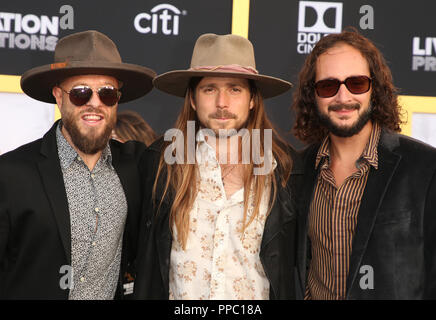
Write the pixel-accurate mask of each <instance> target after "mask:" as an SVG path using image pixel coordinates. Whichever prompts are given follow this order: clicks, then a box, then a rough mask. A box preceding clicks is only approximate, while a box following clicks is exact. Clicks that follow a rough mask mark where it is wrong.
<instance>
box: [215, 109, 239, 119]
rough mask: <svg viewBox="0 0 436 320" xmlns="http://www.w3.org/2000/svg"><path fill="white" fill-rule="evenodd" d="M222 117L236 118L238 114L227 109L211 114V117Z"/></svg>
mask: <svg viewBox="0 0 436 320" xmlns="http://www.w3.org/2000/svg"><path fill="white" fill-rule="evenodd" d="M220 118H226V119H236V118H237V116H236V114H234V113H231V112H229V111H227V110H217V111H215V112H214V113H211V114H210V115H209V119H220Z"/></svg>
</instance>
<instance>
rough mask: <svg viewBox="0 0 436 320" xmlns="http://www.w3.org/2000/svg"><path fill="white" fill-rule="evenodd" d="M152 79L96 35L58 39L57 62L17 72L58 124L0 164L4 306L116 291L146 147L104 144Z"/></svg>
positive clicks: (126, 260)
mask: <svg viewBox="0 0 436 320" xmlns="http://www.w3.org/2000/svg"><path fill="white" fill-rule="evenodd" d="M154 76H155V73H154V71H152V70H150V69H148V68H145V67H142V66H138V65H132V64H127V63H123V62H122V61H121V57H120V55H119V53H118V49H117V47H116V45H115V44H114V43H113V41H112V40H111V39H109V38H108V37H107V36H105V35H104V34H102V33H100V32H97V31H85V32H79V33H75V34H72V35H69V36H67V37H64V38H62V39H60V40H59V42H58V44H57V46H56V49H55V61H54V63H52V64H50V65H45V66H41V67H37V68H34V69H31V70H29V71H27V72H25V73H24V74H23V76H22V78H21V87H22V89H23V91H24V92H25V93H26V94H27V95H29V96H30V97H32V98H34V99H37V100H40V101H44V102H48V103H57V105H58V106H59V110H60V113H61V120H60V121H57V122H56V123H55V124H54V125H53V126H52V128H51V129H50V130H49V131H48V132H47V133H46V134H45V135H44V137H43V138H42V139H39V140H36V141H34V142H31V143H29V144H27V145H24V146H22V147H20V148H18V149H16V150H14V151H12V152H9V153H7V154H5V155H2V156H1V157H0V299H113V298H114V296H115V293H116V290H117V289H118V290H119V292H121V290H122V288H121V284H122V281H121V278H120V274H122V272H123V271H124V270H125V268H127V267H128V265H129V264H131V263H132V258H131V257H132V256H133V255H132V252H129V251H126V250H124V249H126V248H130V247H132V246H134V245H135V243H136V236H137V232H136V226H137V224H138V221H137V219H138V217H139V210H140V206H141V189H140V178H139V170H138V163H139V159H140V157H141V156H142V154H143V151H144V149H145V146H144V145H143V144H141V143H137V142H128V143H125V144H121V143H118V142H117V141H114V140H111V141H109V139H110V136H111V133H112V129H113V128H114V125H115V122H116V112H117V107H118V103H121V102H127V101H130V100H133V99H136V98H139V97H141V96H143V95H145V94H146V93H148V92H149V91H150V90H151V89H152V79H153V77H154ZM125 227H126V228H125ZM124 230H125V231H124ZM133 254H134V252H133Z"/></svg>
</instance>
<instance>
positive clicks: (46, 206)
mask: <svg viewBox="0 0 436 320" xmlns="http://www.w3.org/2000/svg"><path fill="white" fill-rule="evenodd" d="M57 123H58V122H56V123H55V124H54V125H53V126H52V128H51V129H50V130H49V131H48V132H47V133H46V134H45V135H44V137H43V138H42V139H39V140H36V141H34V142H31V143H29V144H26V145H24V146H22V147H20V148H18V149H16V150H14V151H11V152H9V153H7V154H4V155H2V156H1V157H0V299H67V298H68V294H69V290H68V289H66V290H62V289H61V287H60V280H61V277H62V276H63V275H64V273H60V268H61V266H62V265H71V232H70V216H69V211H68V201H67V196H66V191H65V187H64V182H63V176H62V171H61V167H60V163H59V157H58V153H57V144H56V126H57ZM110 148H111V152H112V159H113V160H112V163H113V166H114V168H115V170H116V172H117V174H118V176H119V178H120V181H121V184H122V186H123V188H124V192H125V195H126V198H127V203H128V214H127V220H126V229H125V232H124V238H123V253H122V262H121V273H123V271H124V270H126V268H127V267H128V265H129V264H130V263H131V261H132V260H131V259H132V258H133V255H134V254H135V253H136V243H137V239H136V236H137V230H136V227H137V225H138V219H139V212H140V208H141V197H140V196H141V191H140V189H141V187H140V183H141V182H140V179H139V172H138V165H137V164H138V162H139V158H140V156H141V155H142V154H143V152H144V150H145V145H143V144H142V143H139V142H128V143H125V144H122V143H119V142H117V141H114V140H111V141H110ZM127 249H128V250H129V251H127ZM121 287H122V286H121V277H120V281H119V288H118V290H117V291H118V293H117V294H119V293H120V292H121V290H122V288H121Z"/></svg>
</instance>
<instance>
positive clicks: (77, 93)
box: [69, 87, 92, 106]
mask: <svg viewBox="0 0 436 320" xmlns="http://www.w3.org/2000/svg"><path fill="white" fill-rule="evenodd" d="M91 96H92V89H91V88H88V87H78V88H73V89H71V90H70V95H69V97H70V101H71V102H72V103H73V104H74V105H76V106H83V105H84V104H85V103H87V102H88V101H89V99H90V98H91Z"/></svg>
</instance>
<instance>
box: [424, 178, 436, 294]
mask: <svg viewBox="0 0 436 320" xmlns="http://www.w3.org/2000/svg"><path fill="white" fill-rule="evenodd" d="M424 259H425V270H426V276H425V285H426V287H425V291H424V299H426V300H430V299H431V300H435V299H436V170H435V172H434V173H433V178H432V180H431V183H430V188H429V190H428V193H427V196H426V205H425V213H424Z"/></svg>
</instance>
